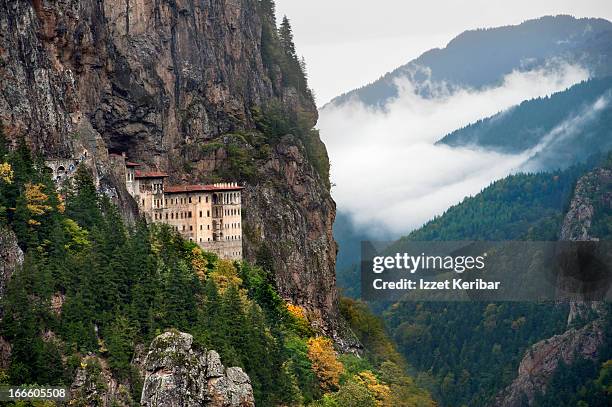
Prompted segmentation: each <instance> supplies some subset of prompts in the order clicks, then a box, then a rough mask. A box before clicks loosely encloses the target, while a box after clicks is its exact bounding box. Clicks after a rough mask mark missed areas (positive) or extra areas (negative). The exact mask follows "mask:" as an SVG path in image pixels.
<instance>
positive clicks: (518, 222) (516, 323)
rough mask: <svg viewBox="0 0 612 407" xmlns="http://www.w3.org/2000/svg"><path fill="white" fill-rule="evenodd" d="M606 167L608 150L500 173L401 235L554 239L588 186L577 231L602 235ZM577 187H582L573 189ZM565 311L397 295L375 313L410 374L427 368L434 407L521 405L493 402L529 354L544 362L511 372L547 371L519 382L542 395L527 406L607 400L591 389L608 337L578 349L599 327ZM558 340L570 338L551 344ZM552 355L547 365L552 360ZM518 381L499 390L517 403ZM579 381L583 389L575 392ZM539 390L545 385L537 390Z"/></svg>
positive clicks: (611, 224) (606, 222)
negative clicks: (578, 160)
mask: <svg viewBox="0 0 612 407" xmlns="http://www.w3.org/2000/svg"><path fill="white" fill-rule="evenodd" d="M600 165H601V166H603V167H605V169H601V168H600V169H598V170H595V171H593V172H591V169H592V167H593V166H600ZM611 168H612V155H610V156H609V157H608V159H607V162H606V161H605V160H604V157H602V156H599V157H594V158H593V159H592V160H590V161H589V163H587V164H581V165H578V166H573V167H571V168H569V169H567V170H564V171H557V172H553V173H538V174H517V175H511V176H508V177H507V178H505V179H503V180H500V181H497V182H495V183H493V184H492V185H490V186H489V187H487V188H485V189H484V190H483V191H482V192H481V193H479V194H477V195H476V196H474V197H469V198H466V199H465V200H464V201H463V202H461V203H460V204H458V205H455V206H453V207H451V208H449V209H448V210H447V211H446V212H445V213H444V214H443V215H442V216H440V217H437V218H435V219H433V220H432V221H430V222H428V223H427V224H425V225H424V226H423V227H422V228H420V229H418V230H415V231H413V232H412V233H410V234H409V235H408V236H406V237H404V238H402V239H403V240H413V241H439V240H451V241H452V240H528V241H531V240H534V241H537V240H544V241H547V240H557V239H559V238H560V237H562V233H561V231H562V230H564V227H565V225H566V223H567V222H568V218H572V216H570V215H571V214H572V213H573V215H574V216H577V215H576V213H577V212H576V210H574V211H571V210H570V211H568V208H575V207H576V204H575V203H572V204H570V201H572V197H573V200H576V197H577V191H589V194H596V195H593V196H595V197H597V198H593V199H592V200H591V201H587V200H586V198H585V197H581V198H580V197H579V202H582V203H583V207H584V205H586V203H588V204H589V205H592V206H591V209H590V210H585V209H583V210H584V211H585V213H589V214H591V215H588V217H586V218H584V219H582V218H581V219H580V220H581V222H583V223H585V224H586V223H587V222H588V224H589V228H590V229H589V228H587V229H582V228H581V227H582V225H580V224H579V225H578V226H577V228H579V229H580V230H581V231H582V230H589V233H596V234H595V235H594V236H597V237H601V238H604V239H606V238H609V236H611V235H610V233H611V231H612V221H611V219H612V208H611V207H610V206H609V202H610V201H609V197H608V195H609V194H610V189H609V188H610V187H609V178H608V175H607V174H609V171H610V169H611ZM585 174H587V175H585ZM589 174H590V175H589ZM597 174H603V176H602V175H597ZM581 180H582V181H581ZM580 184H582V185H583V187H580V186H576V185H580ZM587 196H590V195H587ZM593 214H594V215H593ZM591 216H592V218H591ZM570 224H572V225H573V224H574V223H571V222H570ZM517 272H518V270H517ZM569 311H570V309H569V307H568V305H567V304H563V303H558V304H555V303H551V302H478V301H472V302H424V303H422V302H415V301H400V302H397V303H394V304H393V305H391V306H390V307H388V308H387V309H386V310H385V311H384V312H382V315H384V319H385V321H386V323H387V326H388V328H389V331H390V333H391V334H392V336H393V338H394V339H395V340H396V343H397V345H398V347H399V349H400V351H401V352H402V354H403V355H404V356H405V357H406V359H407V360H410V362H411V363H412V366H413V367H414V368H415V369H416V371H417V372H420V373H419V374H418V375H417V377H422V376H421V375H424V374H425V372H426V375H427V380H428V381H429V383H430V385H431V389H432V392H433V394H434V395H435V397H436V401H437V402H438V403H439V405H440V406H459V405H469V406H518V405H521V406H522V405H527V403H524V404H523V403H516V402H515V403H509V402H507V401H504V403H500V402H496V400H495V397H496V396H497V394H499V392H500V391H501V390H502V389H504V388H506V387H507V386H509V385H510V384H511V383H513V381H515V382H517V381H516V380H515V379H516V378H517V372H518V371H519V369H518V367H519V364H521V361H522V360H523V358H527V360H528V361H529V358H533V359H534V360H547V363H533V364H532V365H530V366H533V368H531V369H523V370H521V371H520V372H519V379H520V378H521V377H524V376H529V378H532V377H537V378H541V377H548V378H549V377H553V380H551V381H550V382H549V383H548V384H547V385H546V384H545V383H546V381H544V380H532V381H526V383H527V385H528V386H531V387H530V391H531V394H530V398H531V399H533V397H534V393H535V394H536V397H540V398H542V399H543V401H542V402H540V403H529V405H534V406H536V405H537V406H553V405H554V406H569V405H571V406H576V405H582V403H580V402H579V401H580V400H582V399H585V398H586V399H588V400H589V403H588V404H587V403H584V405H592V406H595V405H608V404H605V400H607V399H608V396H607V395H606V393H605V389H603V388H602V387H601V386H599V387H598V386H597V382H596V380H597V377H598V375H600V371H599V369H600V367H601V366H602V362H603V361H605V360H607V359H609V358H610V355H612V353H611V352H612V348H611V347H610V346H611V345H610V344H611V343H612V342H611V341H608V344H607V345H606V344H601V343H600V342H597V341H592V342H589V344H590V345H589V347H584V348H582V349H580V348H579V345H576V344H580V343H584V342H580V339H581V338H583V337H589V336H588V334H590V335H591V336H590V337H598V336H597V335H601V334H595V333H592V332H593V331H594V330H593V329H591V328H589V327H586V328H583V325H585V326H586V324H587V323H589V322H590V320H589V319H587V318H584V319H583V320H580V321H578V320H574V321H573V322H572V323H571V324H570V325H568V314H569ZM608 315H612V314H608ZM595 316H597V315H594V316H589V317H588V318H593V317H595ZM597 318H599V316H597ZM578 329H579V330H578ZM603 329H604V331H603V332H606V331H605V329H608V332H609V329H610V327H609V325H606V326H605V327H604V328H603ZM595 332H599V331H595ZM554 335H563V336H554ZM599 337H601V336H599ZM562 339H563V340H565V341H566V343H568V344H571V345H567V347H563V346H560V345H559V342H561V340H562ZM549 342H550V344H551V345H550V346H548V343H549ZM535 343H540V346H539V347H538V346H536V347H533V348H532V347H531V346H532V345H533V344H535ZM592 344H594V345H593V346H592V347H591V345H592ZM542 345H546V346H542ZM571 347H573V348H571ZM576 348H578V349H579V350H576ZM587 348H588V349H587ZM560 349H563V352H566V353H567V355H573V356H572V357H571V358H567V359H566V360H565V362H567V365H564V364H557V363H558V362H557V360H558V359H560V357H559V353H560V352H559V350H560ZM567 349H571V352H570V351H566V350H567ZM593 349H596V350H597V352H595V351H593ZM579 352H583V354H587V353H588V352H591V353H590V354H588V358H587V359H586V360H579V357H576V356H578V355H580V356H581V357H582V356H584V355H583V354H580V353H579ZM597 353H599V355H600V356H601V358H600V356H597ZM431 355H434V357H432V356H431ZM593 355H596V356H593ZM553 358H554V359H555V360H554V363H553V362H551V360H553ZM521 366H523V364H521ZM544 366H545V367H544ZM551 366H552V367H551ZM585 366H587V367H588V368H585ZM581 369H582V370H581ZM524 383H525V382H520V380H518V384H516V383H514V384H513V387H511V388H509V390H508V392H506V393H504V397H505V400H507V399H512V400H516V399H517V398H518V399H519V400H520V397H516V395H517V394H518V393H519V391H522V390H524V389H523V388H522V387H521V386H520V384H524ZM545 386H547V387H545ZM582 386H585V387H584V388H587V389H588V391H582V390H579V389H581V388H582ZM543 390H547V391H545V392H544V393H542V391H543ZM519 396H520V394H519ZM567 400H571V402H570V401H567Z"/></svg>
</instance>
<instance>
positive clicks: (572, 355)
mask: <svg viewBox="0 0 612 407" xmlns="http://www.w3.org/2000/svg"><path fill="white" fill-rule="evenodd" d="M611 187H612V171H611V170H610V169H606V168H598V169H596V170H594V171H592V172H590V173H588V174H586V175H584V176H583V177H581V178H580V179H579V180H578V182H577V183H576V187H575V190H574V195H573V197H572V200H571V202H570V206H569V209H568V211H567V213H566V215H565V218H564V221H563V225H562V228H561V233H560V240H569V241H589V240H598V237H597V236H594V234H593V231H592V226H593V221H594V217H595V216H596V212H597V210H598V209H599V210H602V208H601V207H600V208H597V206H598V205H597V204H596V202H597V203H604V205H609V203H610V202H612V193H611V191H612V188H611ZM603 210H606V211H610V210H612V206H611V207H607V206H606V207H605V208H603ZM607 312H608V311H607V309H606V307H605V306H604V305H603V304H602V303H601V302H597V301H590V302H587V301H571V302H570V313H569V316H568V329H567V330H566V331H565V332H563V333H562V334H560V335H555V336H553V337H551V338H548V339H545V340H542V341H540V342H537V343H535V344H534V345H533V346H531V348H529V350H528V351H527V352H526V354H525V356H524V357H523V359H522V361H521V363H520V366H519V369H518V375H517V377H516V378H515V379H514V381H513V382H512V383H511V384H510V385H509V386H508V387H507V388H506V389H504V390H503V391H502V392H501V393H500V395H499V396H498V397H497V399H496V401H495V403H494V405H495V406H500V407H518V406H524V405H526V404H527V405H533V403H534V400H535V397H536V395H537V394H538V393H546V390H547V384H548V382H549V381H550V379H551V378H552V377H553V375H554V374H555V373H556V371H557V369H558V368H559V366H560V365H561V364H563V365H564V366H571V365H572V364H573V363H574V362H575V361H577V360H579V359H587V360H596V359H597V357H598V355H599V351H600V347H601V346H602V344H604V341H605V340H606V336H607V333H606V329H607V328H606V318H607V317H608V315H607ZM579 322H582V324H580V323H579Z"/></svg>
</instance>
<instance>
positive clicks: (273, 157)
mask: <svg viewBox="0 0 612 407" xmlns="http://www.w3.org/2000/svg"><path fill="white" fill-rule="evenodd" d="M270 27H274V20H273V16H272V15H270V12H269V10H267V11H266V10H264V9H263V8H262V7H261V3H260V2H258V1H256V0H212V1H206V2H203V1H195V0H174V1H170V0H157V1H143V0H80V1H77V0H59V1H45V0H32V1H24V0H18V1H11V0H2V1H0V78H1V81H0V119H1V120H2V122H3V123H4V126H5V132H6V134H7V136H8V137H9V139H11V140H13V141H15V140H17V139H18V138H19V137H25V138H26V140H27V141H28V143H29V144H30V145H31V146H32V147H33V148H34V149H35V150H36V151H38V152H40V153H42V154H43V155H44V156H45V157H46V158H54V159H60V158H63V159H74V158H77V157H78V156H82V155H85V156H86V157H87V160H88V161H90V162H91V163H92V165H93V166H94V168H95V169H96V171H97V173H98V176H99V178H100V184H101V187H102V188H104V189H105V190H106V191H110V194H111V195H114V196H116V197H118V198H119V199H118V200H117V201H118V202H119V203H121V205H122V206H123V209H124V213H129V212H130V211H129V210H127V209H129V208H130V207H131V206H130V203H129V202H128V201H129V199H128V198H126V196H125V191H124V188H123V187H122V186H121V185H120V184H121V183H120V182H117V180H116V178H115V177H113V176H112V171H110V170H109V168H108V167H109V166H108V152H109V151H110V152H125V153H126V154H127V155H128V156H129V157H130V159H132V160H135V161H141V162H143V163H144V164H146V165H148V166H149V167H154V168H159V169H161V170H165V171H168V172H169V173H170V174H171V181H173V182H210V181H216V180H221V179H223V180H226V181H239V182H245V183H246V186H247V188H246V190H245V197H244V203H245V205H244V206H245V219H244V222H243V224H244V228H245V230H247V231H250V233H246V236H245V242H244V244H245V248H244V251H245V254H246V257H247V259H249V260H253V261H254V260H255V259H256V258H258V256H259V258H262V253H263V254H264V255H266V256H263V257H265V258H268V259H270V260H269V261H270V268H272V269H274V272H275V277H276V281H277V284H278V287H279V291H280V292H281V294H282V295H283V296H285V297H286V298H287V299H289V300H290V301H292V302H294V303H297V304H300V305H303V306H305V307H306V308H307V309H308V310H309V311H310V312H311V313H312V315H313V317H314V319H315V320H316V321H317V322H318V323H319V324H320V326H321V327H322V329H323V330H324V331H326V332H327V333H329V334H332V335H335V333H336V331H337V328H338V327H337V323H336V321H337V298H336V296H337V295H336V291H335V274H334V268H335V257H336V245H335V242H334V240H333V237H332V232H331V229H332V223H333V220H334V217H335V204H334V202H333V200H332V199H331V197H330V194H329V180H328V178H327V172H326V170H325V169H326V168H327V167H328V165H329V164H328V161H327V154H326V152H325V148H324V146H323V145H322V143H321V142H320V140H319V138H318V135H317V134H316V132H312V131H298V130H296V126H288V127H287V128H284V130H283V131H282V133H281V134H276V135H274V136H272V135H271V131H270V128H271V127H274V123H272V125H270V120H269V116H270V115H272V114H278V112H280V115H281V116H282V119H283V120H286V121H288V122H291V123H299V126H297V127H299V128H301V129H310V128H311V127H312V126H314V124H315V122H316V119H317V113H316V108H315V105H314V103H313V100H312V96H311V94H310V92H309V91H308V90H307V88H305V86H300V83H299V82H297V84H296V82H295V80H291V78H289V73H287V68H286V67H285V65H284V64H283V61H282V60H280V59H279V57H278V55H279V53H278V51H275V52H272V51H274V50H275V47H276V48H278V47H279V39H278V38H277V37H276V36H275V33H276V30H275V27H274V29H272V30H271V28H270ZM270 33H272V34H270ZM270 50H272V51H270ZM303 85H305V84H303ZM270 112H273V113H270ZM288 133H293V135H287V134H288Z"/></svg>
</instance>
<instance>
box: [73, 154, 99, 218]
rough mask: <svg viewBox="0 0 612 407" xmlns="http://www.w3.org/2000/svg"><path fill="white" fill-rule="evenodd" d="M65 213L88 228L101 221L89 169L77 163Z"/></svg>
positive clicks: (96, 194)
mask: <svg viewBox="0 0 612 407" xmlns="http://www.w3.org/2000/svg"><path fill="white" fill-rule="evenodd" d="M66 215H67V216H68V217H70V218H71V219H74V220H75V221H76V222H77V223H78V224H79V225H81V226H83V227H84V228H86V229H88V230H90V229H92V228H93V226H94V225H96V224H100V223H101V221H102V213H101V211H100V202H99V199H98V193H97V191H96V187H95V185H94V182H93V177H92V175H91V171H90V170H89V169H88V168H87V167H86V166H85V165H79V167H78V168H77V171H76V173H75V175H74V179H73V185H72V188H71V189H70V191H69V193H68V199H67V205H66Z"/></svg>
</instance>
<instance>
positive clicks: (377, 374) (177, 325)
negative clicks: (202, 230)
mask: <svg viewBox="0 0 612 407" xmlns="http://www.w3.org/2000/svg"><path fill="white" fill-rule="evenodd" d="M44 168H45V166H44V163H43V162H42V161H41V160H40V159H39V158H36V157H32V155H31V153H30V150H29V149H28V147H27V146H26V144H25V142H24V141H23V140H21V141H20V142H19V144H18V146H17V147H16V148H14V149H11V150H10V149H9V148H7V143H6V140H5V139H4V137H3V136H2V135H1V134H0V171H1V173H0V227H1V228H2V229H3V230H4V231H5V232H6V230H7V229H8V230H11V231H13V232H14V233H15V235H16V236H17V240H18V242H19V246H20V247H21V248H22V249H23V251H24V254H25V255H24V261H23V264H22V266H21V267H19V268H18V269H17V270H16V272H15V273H14V275H13V276H12V278H11V280H10V282H9V284H8V287H7V290H6V294H5V296H4V298H2V299H1V304H0V305H1V310H2V313H1V316H2V319H1V320H0V336H2V338H4V340H6V341H8V342H9V343H10V344H11V349H12V351H11V354H10V364H9V366H8V369H6V370H5V371H0V383H5V384H19V385H23V384H32V385H33V384H39V385H42V384H48V385H67V386H69V385H70V384H71V383H72V381H73V380H74V375H75V372H76V371H77V369H79V368H83V366H87V369H89V370H90V371H92V372H93V373H94V374H98V375H99V374H100V372H101V370H102V369H103V368H106V367H107V368H108V369H110V371H111V372H112V374H113V377H115V378H116V379H117V380H118V381H119V383H121V385H122V386H125V388H126V391H127V392H128V393H129V399H130V400H132V403H133V404H134V405H136V404H137V403H138V401H139V399H140V392H141V388H142V381H143V377H142V374H141V372H140V371H139V370H138V368H137V366H135V365H134V364H133V363H132V361H133V359H134V357H135V356H136V354H135V352H136V350H137V349H139V347H140V348H141V349H142V346H141V345H144V346H145V347H146V346H148V343H149V342H150V341H151V339H152V338H153V337H154V336H156V335H158V334H160V333H162V332H164V331H165V330H168V329H178V330H180V331H183V332H188V333H191V334H192V335H194V338H195V341H196V342H197V344H198V345H201V346H203V347H206V348H208V349H215V350H217V351H218V352H219V353H220V354H221V357H222V360H223V361H224V363H226V364H228V365H232V366H234V365H235V366H241V367H243V368H244V369H245V371H246V372H247V373H248V374H249V376H250V378H251V382H252V385H253V390H254V394H255V398H256V402H257V405H262V406H268V405H279V404H283V405H287V404H291V405H296V404H297V405H309V404H313V405H320V406H344V405H349V404H350V405H354V406H376V405H380V403H383V404H384V405H397V406H402V405H406V406H409V405H414V403H415V402H417V403H418V405H423V406H428V405H433V402H432V401H431V398H430V397H429V395H428V393H427V391H425V390H422V389H420V388H418V387H417V386H416V385H415V384H414V382H413V381H412V379H411V378H410V377H408V376H407V375H406V373H405V368H406V364H405V362H404V361H403V359H402V357H401V356H400V355H399V353H398V352H397V351H395V348H393V345H392V344H391V342H390V340H389V338H388V337H387V336H386V335H385V332H384V329H382V323H381V321H380V320H379V319H378V318H377V317H374V316H373V315H371V314H369V313H368V311H367V309H366V308H364V307H360V306H358V305H357V304H353V303H345V305H344V307H343V311H344V314H345V315H346V316H347V318H348V319H349V322H350V324H351V326H353V327H354V329H355V331H356V332H357V333H358V334H359V335H360V336H361V338H362V340H363V341H364V343H366V345H367V346H366V350H365V351H364V354H363V355H362V356H361V357H359V356H354V355H338V354H337V352H336V351H335V349H334V344H333V342H332V340H331V339H329V338H327V337H325V336H322V335H321V334H320V333H319V332H317V331H316V330H314V329H313V328H312V327H311V325H310V323H309V320H308V313H307V312H306V310H305V309H303V308H301V307H299V306H296V305H292V304H290V303H288V302H286V301H284V300H283V299H282V298H280V297H279V295H278V293H277V291H276V288H275V285H274V279H273V276H272V275H271V271H270V270H269V269H267V268H266V261H265V259H262V261H261V264H257V265H251V264H249V263H247V262H230V261H228V260H222V259H219V258H218V257H217V256H215V255H214V254H211V253H207V252H204V251H202V250H201V249H200V248H199V247H198V246H197V245H195V244H194V243H192V242H188V241H186V240H184V239H182V238H181V237H180V235H178V234H177V233H176V232H174V231H172V230H171V229H170V228H168V227H165V226H163V225H156V224H152V225H148V224H146V223H145V222H144V221H138V222H136V224H133V225H129V224H125V223H124V221H123V220H122V218H121V216H120V214H119V211H118V209H117V208H116V207H115V206H114V205H113V204H112V203H111V201H110V200H109V199H108V198H107V197H106V196H104V195H101V194H99V193H98V191H96V188H95V186H94V182H93V179H92V175H91V172H90V170H89V169H88V168H86V167H85V166H81V167H79V168H78V170H77V172H76V174H75V176H74V177H73V178H72V179H70V180H69V181H67V182H66V183H65V184H64V185H62V186H61V188H60V189H59V191H58V189H57V188H56V187H57V186H56V185H55V184H54V183H53V182H52V180H51V178H50V177H49V175H48V174H47V173H46V172H45V171H43V169H44ZM96 386H101V387H104V383H103V381H102V380H100V381H99V382H98V383H97V384H96ZM400 387H401V392H399V393H398V392H396V391H395V390H394V389H399V388H400ZM398 394H401V395H402V400H399V399H397V400H396V399H395V398H394V397H396V396H397V395H398ZM392 399H393V400H394V401H390V400H392ZM404 400H405V401H404ZM89 402H91V400H89ZM74 403H75V404H74V405H85V403H86V395H85V394H82V395H80V396H79V394H77V395H76V398H75V401H74ZM346 403H349V404H346Z"/></svg>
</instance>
